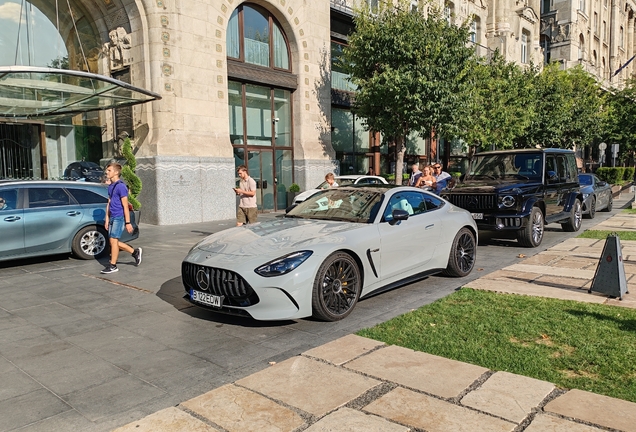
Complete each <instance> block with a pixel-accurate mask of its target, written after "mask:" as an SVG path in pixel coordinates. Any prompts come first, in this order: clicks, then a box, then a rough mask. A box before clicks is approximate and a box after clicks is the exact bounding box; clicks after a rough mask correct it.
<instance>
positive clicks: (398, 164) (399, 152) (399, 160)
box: [395, 137, 406, 186]
mask: <svg viewBox="0 0 636 432" xmlns="http://www.w3.org/2000/svg"><path fill="white" fill-rule="evenodd" d="M405 152H406V146H405V145H404V137H396V138H395V184H396V185H398V186H401V185H402V168H403V166H404V153H405Z"/></svg>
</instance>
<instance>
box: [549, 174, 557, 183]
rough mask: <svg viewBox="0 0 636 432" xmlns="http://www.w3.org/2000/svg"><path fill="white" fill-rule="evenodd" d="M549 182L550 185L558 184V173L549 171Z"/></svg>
mask: <svg viewBox="0 0 636 432" xmlns="http://www.w3.org/2000/svg"><path fill="white" fill-rule="evenodd" d="M548 181H549V182H550V183H556V182H558V181H559V177H558V176H557V173H556V171H548Z"/></svg>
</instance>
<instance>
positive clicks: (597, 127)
mask: <svg viewBox="0 0 636 432" xmlns="http://www.w3.org/2000/svg"><path fill="white" fill-rule="evenodd" d="M533 87H534V95H535V100H536V103H535V115H534V116H533V119H532V122H531V124H530V127H529V128H528V129H527V133H526V134H525V135H524V136H523V137H522V138H521V139H520V144H521V145H522V146H525V147H534V146H536V145H540V146H541V147H558V148H572V146H574V145H575V144H576V145H579V146H586V145H589V144H590V143H592V142H593V141H594V140H597V139H598V138H599V136H600V135H601V131H602V129H603V125H604V124H605V118H606V115H607V110H606V109H605V104H604V98H603V95H602V90H601V88H600V86H599V84H598V82H597V81H596V79H595V78H594V77H593V76H592V75H590V74H588V73H587V72H586V71H584V70H583V69H582V68H581V67H580V66H577V67H574V68H571V69H568V70H561V65H560V64H559V63H551V64H549V65H547V66H546V67H544V69H543V71H541V73H538V74H536V75H535V77H534V80H533Z"/></svg>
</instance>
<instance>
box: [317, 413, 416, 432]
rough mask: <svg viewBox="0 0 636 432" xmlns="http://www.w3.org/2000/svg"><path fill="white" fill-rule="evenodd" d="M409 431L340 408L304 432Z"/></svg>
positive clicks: (380, 418)
mask: <svg viewBox="0 0 636 432" xmlns="http://www.w3.org/2000/svg"><path fill="white" fill-rule="evenodd" d="M409 430H410V429H409V428H407V427H404V426H401V425H398V424H395V423H391V422H390V421H388V420H385V419H383V418H382V417H378V416H375V415H372V414H365V413H362V412H360V411H356V410H353V409H351V408H340V409H339V410H338V411H336V412H333V413H331V414H329V415H328V416H326V417H323V418H322V419H321V420H320V421H319V422H317V423H314V424H313V425H312V426H311V427H309V428H308V429H306V430H305V432H335V431H337V432H360V431H364V432H408V431H409Z"/></svg>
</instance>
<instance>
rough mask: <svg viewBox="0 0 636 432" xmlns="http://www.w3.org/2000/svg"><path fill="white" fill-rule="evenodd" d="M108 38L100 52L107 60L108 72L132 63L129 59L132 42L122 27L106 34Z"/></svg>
mask: <svg viewBox="0 0 636 432" xmlns="http://www.w3.org/2000/svg"><path fill="white" fill-rule="evenodd" d="M108 37H109V39H110V41H109V42H106V43H105V44H104V46H103V49H102V51H103V53H104V55H105V56H106V57H107V58H108V60H109V69H110V71H111V72H112V71H115V70H119V69H121V68H123V67H124V66H128V65H129V64H130V63H132V58H131V57H130V48H131V46H132V42H131V40H130V35H129V34H128V33H126V30H125V29H124V28H123V27H117V28H116V29H115V30H111V31H110V32H109V33H108Z"/></svg>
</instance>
